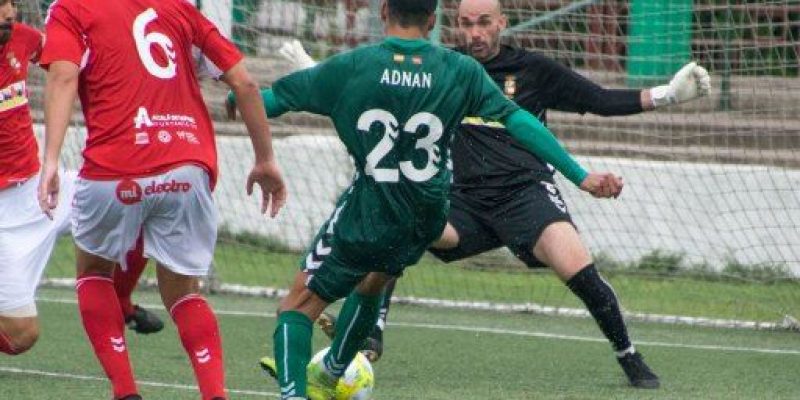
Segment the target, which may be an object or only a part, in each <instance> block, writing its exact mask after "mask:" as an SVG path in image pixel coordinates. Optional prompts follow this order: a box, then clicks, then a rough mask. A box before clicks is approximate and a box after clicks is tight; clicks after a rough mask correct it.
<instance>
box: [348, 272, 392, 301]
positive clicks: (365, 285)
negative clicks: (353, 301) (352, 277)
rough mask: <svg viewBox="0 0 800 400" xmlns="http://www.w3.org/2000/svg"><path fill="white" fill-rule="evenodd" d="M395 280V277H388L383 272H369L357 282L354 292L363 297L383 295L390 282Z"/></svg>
mask: <svg viewBox="0 0 800 400" xmlns="http://www.w3.org/2000/svg"><path fill="white" fill-rule="evenodd" d="M396 278H397V276H396V275H389V274H387V273H385V272H370V273H369V274H367V276H365V277H364V279H362V280H361V282H359V284H358V285H357V286H356V289H355V290H356V291H357V292H358V293H360V294H363V295H365V296H377V295H379V294H381V293H383V290H384V288H385V287H386V284H387V283H389V281H390V280H392V279H396Z"/></svg>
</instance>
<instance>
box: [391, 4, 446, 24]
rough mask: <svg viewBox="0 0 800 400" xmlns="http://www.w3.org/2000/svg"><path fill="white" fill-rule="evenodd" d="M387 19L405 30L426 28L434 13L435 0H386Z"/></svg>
mask: <svg viewBox="0 0 800 400" xmlns="http://www.w3.org/2000/svg"><path fill="white" fill-rule="evenodd" d="M386 3H387V8H388V11H389V19H390V20H391V21H393V22H396V23H398V24H400V26H402V27H404V28H407V27H409V26H426V25H427V24H428V18H430V16H431V15H432V14H433V13H434V12H436V5H437V3H438V1H437V0H387V1H386Z"/></svg>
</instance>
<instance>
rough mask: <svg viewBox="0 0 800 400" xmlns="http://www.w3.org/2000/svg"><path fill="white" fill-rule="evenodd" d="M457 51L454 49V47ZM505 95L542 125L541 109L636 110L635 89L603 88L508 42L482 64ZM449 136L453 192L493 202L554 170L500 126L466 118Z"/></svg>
mask: <svg viewBox="0 0 800 400" xmlns="http://www.w3.org/2000/svg"><path fill="white" fill-rule="evenodd" d="M457 50H460V49H457ZM483 67H484V68H485V69H486V71H487V72H488V73H489V76H491V78H492V79H493V80H494V81H495V82H496V83H497V85H498V86H499V87H500V89H502V90H503V92H504V93H505V94H506V96H507V97H509V98H512V99H513V100H514V101H515V102H516V103H517V104H519V105H520V106H521V107H522V108H523V109H525V110H527V111H529V112H530V113H531V114H533V115H535V116H537V117H538V118H539V120H541V121H542V123H544V124H546V123H547V110H548V109H555V110H560V111H569V112H578V113H585V112H591V113H594V114H600V115H625V114H634V113H638V112H641V111H642V107H641V100H640V91H639V90H613V89H612V90H609V89H603V88H602V87H600V86H598V85H597V84H595V83H593V82H592V81H590V80H588V79H586V78H584V77H583V76H581V75H580V74H578V73H576V72H575V71H572V70H571V69H569V68H567V67H566V66H564V65H562V64H560V63H558V62H556V61H554V60H552V59H550V58H547V57H545V56H543V55H541V54H538V53H534V52H530V51H527V50H524V49H520V48H515V47H511V46H503V47H502V48H501V49H500V53H499V54H498V55H497V56H496V57H495V58H493V59H492V60H490V61H489V62H487V63H485V64H483ZM459 129H460V131H459V132H458V134H457V135H455V136H454V139H453V146H452V148H451V151H452V160H453V190H454V191H458V192H460V193H461V194H465V195H472V196H471V197H477V198H476V199H475V200H477V201H479V202H493V201H497V200H503V199H504V198H508V197H509V196H512V195H513V194H514V192H515V189H518V188H522V187H525V186H527V185H529V184H531V183H533V182H538V181H541V180H549V179H552V175H553V172H554V170H553V169H552V168H551V167H550V166H549V165H547V164H546V163H544V162H542V161H541V160H540V159H539V158H538V157H536V156H535V155H533V154H531V153H530V152H529V151H527V150H526V149H525V148H524V147H523V146H522V145H521V144H519V143H518V142H517V141H516V140H514V139H513V138H512V137H511V136H510V135H509V134H508V132H507V131H506V130H505V128H504V127H503V125H502V124H500V123H498V122H494V121H486V120H483V119H480V118H469V117H468V118H466V119H464V121H463V122H462V124H461V126H460V128H459Z"/></svg>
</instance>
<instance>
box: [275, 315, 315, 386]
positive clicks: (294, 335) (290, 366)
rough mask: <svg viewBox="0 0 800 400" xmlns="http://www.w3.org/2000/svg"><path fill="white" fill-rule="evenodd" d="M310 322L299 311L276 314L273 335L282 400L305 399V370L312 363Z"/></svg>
mask: <svg viewBox="0 0 800 400" xmlns="http://www.w3.org/2000/svg"><path fill="white" fill-rule="evenodd" d="M311 327H312V323H311V320H310V319H309V318H308V317H307V316H306V315H305V314H303V313H301V312H298V311H284V312H282V313H280V315H278V325H277V326H276V327H275V333H274V334H273V335H272V339H273V341H274V344H275V347H274V349H275V350H274V351H275V364H276V365H277V367H278V383H279V384H280V385H281V399H288V398H294V397H302V398H304V397H306V383H307V382H308V380H307V376H306V367H307V366H308V362H309V361H310V360H311V332H312V330H311Z"/></svg>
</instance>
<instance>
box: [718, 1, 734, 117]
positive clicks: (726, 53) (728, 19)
mask: <svg viewBox="0 0 800 400" xmlns="http://www.w3.org/2000/svg"><path fill="white" fill-rule="evenodd" d="M732 36H733V11H732V10H731V9H730V7H728V9H727V10H726V11H725V28H723V29H722V43H723V44H722V45H723V46H724V47H723V49H722V79H721V80H720V84H719V89H720V96H719V109H720V110H721V111H728V110H730V109H731V40H732Z"/></svg>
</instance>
